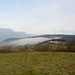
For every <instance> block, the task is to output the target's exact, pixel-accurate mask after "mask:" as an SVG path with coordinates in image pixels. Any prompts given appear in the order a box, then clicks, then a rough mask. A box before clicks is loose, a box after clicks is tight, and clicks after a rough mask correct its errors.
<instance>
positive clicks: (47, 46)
mask: <svg viewBox="0 0 75 75" xmlns="http://www.w3.org/2000/svg"><path fill="white" fill-rule="evenodd" d="M34 49H35V51H40V52H49V51H52V49H51V45H50V44H49V43H47V44H37V45H36V46H35V47H34Z"/></svg>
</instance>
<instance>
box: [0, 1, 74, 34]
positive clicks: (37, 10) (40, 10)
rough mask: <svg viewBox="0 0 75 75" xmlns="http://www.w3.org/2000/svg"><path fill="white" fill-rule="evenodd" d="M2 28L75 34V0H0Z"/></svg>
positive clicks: (40, 32)
mask: <svg viewBox="0 0 75 75" xmlns="http://www.w3.org/2000/svg"><path fill="white" fill-rule="evenodd" d="M0 28H8V29H13V30H14V31H22V32H27V33H30V34H46V33H47V34H55V33H60V34H63V33H64V34H75V0H0Z"/></svg>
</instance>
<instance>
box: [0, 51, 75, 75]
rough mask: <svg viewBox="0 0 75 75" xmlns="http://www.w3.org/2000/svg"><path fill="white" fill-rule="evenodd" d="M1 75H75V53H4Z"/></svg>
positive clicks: (0, 55) (1, 55)
mask: <svg viewBox="0 0 75 75" xmlns="http://www.w3.org/2000/svg"><path fill="white" fill-rule="evenodd" d="M0 75H75V53H64V52H23V53H3V54H0Z"/></svg>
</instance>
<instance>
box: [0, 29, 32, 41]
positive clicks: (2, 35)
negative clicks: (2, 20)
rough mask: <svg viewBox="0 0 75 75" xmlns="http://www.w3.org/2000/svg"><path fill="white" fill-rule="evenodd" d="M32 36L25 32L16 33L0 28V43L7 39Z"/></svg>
mask: <svg viewBox="0 0 75 75" xmlns="http://www.w3.org/2000/svg"><path fill="white" fill-rule="evenodd" d="M30 36H33V35H31V34H27V33H25V32H16V31H13V30H11V29H3V28H0V41H3V40H5V39H8V38H23V37H30Z"/></svg>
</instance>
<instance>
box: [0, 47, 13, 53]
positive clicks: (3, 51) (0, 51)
mask: <svg viewBox="0 0 75 75" xmlns="http://www.w3.org/2000/svg"><path fill="white" fill-rule="evenodd" d="M11 52H13V51H12V47H11V46H6V47H3V48H1V49H0V53H11Z"/></svg>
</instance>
